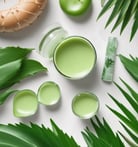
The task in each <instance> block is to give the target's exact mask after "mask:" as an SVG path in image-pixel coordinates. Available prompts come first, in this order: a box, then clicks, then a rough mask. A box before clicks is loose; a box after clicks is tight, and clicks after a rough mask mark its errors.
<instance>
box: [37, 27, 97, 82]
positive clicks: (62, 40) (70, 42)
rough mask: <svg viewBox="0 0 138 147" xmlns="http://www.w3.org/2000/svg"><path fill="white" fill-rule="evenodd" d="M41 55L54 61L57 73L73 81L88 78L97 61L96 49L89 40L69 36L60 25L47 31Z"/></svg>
mask: <svg viewBox="0 0 138 147" xmlns="http://www.w3.org/2000/svg"><path fill="white" fill-rule="evenodd" d="M39 53H40V54H41V55H42V56H44V57H46V58H49V59H53V62H54V65H55V67H56V69H57V71H58V72H59V73H60V74H61V75H63V76H64V77H66V78H69V79H73V80H76V79H81V78H84V77H85V76H87V75H88V74H89V73H90V72H91V71H92V69H93V67H94V66H95V63H96V59H97V55H96V51H95V48H94V46H93V45H92V43H91V42H90V41H89V40H88V39H86V38H84V37H82V36H68V33H67V32H66V31H65V30H64V29H63V28H62V27H61V26H60V25H56V26H52V27H49V28H48V29H47V31H46V32H45V35H44V37H43V38H42V40H41V42H40V45H39Z"/></svg>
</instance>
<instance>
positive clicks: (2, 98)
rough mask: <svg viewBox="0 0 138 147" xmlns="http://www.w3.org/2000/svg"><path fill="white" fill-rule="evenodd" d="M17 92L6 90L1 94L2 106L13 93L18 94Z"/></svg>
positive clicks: (0, 101) (0, 102)
mask: <svg viewBox="0 0 138 147" xmlns="http://www.w3.org/2000/svg"><path fill="white" fill-rule="evenodd" d="M16 91H17V90H11V89H8V90H4V91H2V92H0V105H1V104H3V103H4V102H5V100H6V99H7V98H8V96H9V95H11V94H12V93H14V92H16Z"/></svg>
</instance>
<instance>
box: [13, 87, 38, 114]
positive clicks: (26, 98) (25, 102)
mask: <svg viewBox="0 0 138 147" xmlns="http://www.w3.org/2000/svg"><path fill="white" fill-rule="evenodd" d="M37 108H38V100H37V96H36V94H35V93H34V92H33V91H32V90H28V89H26V90H21V91H18V92H17V93H16V95H15V97H14V101H13V113H14V116H16V117H28V116H31V115H33V114H35V113H36V111H37Z"/></svg>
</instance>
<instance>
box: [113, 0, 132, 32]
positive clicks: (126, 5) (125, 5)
mask: <svg viewBox="0 0 138 147" xmlns="http://www.w3.org/2000/svg"><path fill="white" fill-rule="evenodd" d="M130 3H131V0H128V2H127V3H126V1H124V2H123V6H122V7H121V10H120V14H118V15H119V16H118V18H117V20H116V22H115V24H114V26H113V29H112V32H113V31H114V30H115V29H116V28H117V27H118V25H119V24H120V23H121V22H122V21H123V19H124V18H125V15H126V12H127V10H128V8H129V6H130Z"/></svg>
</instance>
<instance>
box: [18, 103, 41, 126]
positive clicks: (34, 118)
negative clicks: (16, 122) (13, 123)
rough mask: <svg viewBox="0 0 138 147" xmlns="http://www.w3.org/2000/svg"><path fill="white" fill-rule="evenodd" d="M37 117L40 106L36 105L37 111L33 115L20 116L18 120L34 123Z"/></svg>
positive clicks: (38, 117) (38, 116)
mask: <svg viewBox="0 0 138 147" xmlns="http://www.w3.org/2000/svg"><path fill="white" fill-rule="evenodd" d="M39 119H40V106H39V105H38V109H37V112H36V113H35V114H34V115H32V116H29V117H23V118H20V121H21V122H23V123H26V124H27V123H30V122H33V123H35V122H37V121H38V120H39Z"/></svg>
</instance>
